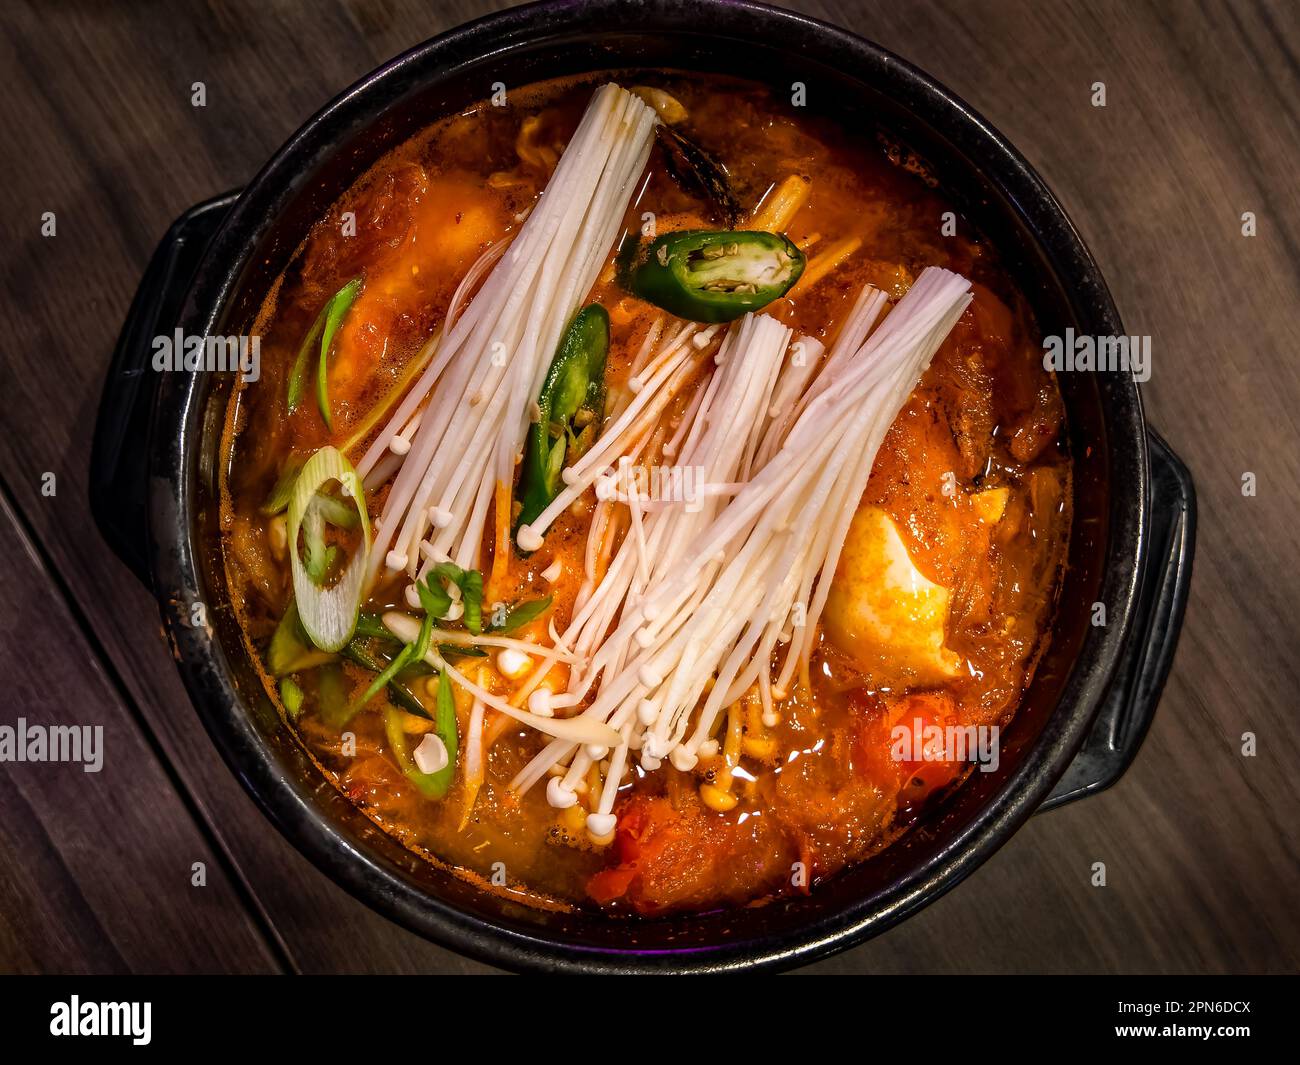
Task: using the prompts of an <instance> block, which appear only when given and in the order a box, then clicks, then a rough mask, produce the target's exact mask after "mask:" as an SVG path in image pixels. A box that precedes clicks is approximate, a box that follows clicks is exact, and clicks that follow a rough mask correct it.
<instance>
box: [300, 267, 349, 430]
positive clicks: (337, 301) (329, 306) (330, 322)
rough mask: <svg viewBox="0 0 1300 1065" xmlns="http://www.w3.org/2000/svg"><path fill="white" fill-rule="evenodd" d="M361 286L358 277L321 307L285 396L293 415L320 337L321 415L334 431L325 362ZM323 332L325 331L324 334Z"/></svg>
mask: <svg viewBox="0 0 1300 1065" xmlns="http://www.w3.org/2000/svg"><path fill="white" fill-rule="evenodd" d="M360 289H361V278H359V277H356V278H353V279H352V280H351V281H349V282H348V283H347V284H346V285H344V286H343V287H342V288H341V289H339V290H338V292H336V293H334V295H333V296H332V297H330V300H329V302H328V303H326V304H325V306H324V307H322V308H321V310H320V314H318V315H317V316H316V320H315V321H314V322H313V323H312V326H311V328H310V329H309V330H307V335H306V336H305V337H303V338H302V344H301V346H299V348H298V355H297V357H296V358H295V359H294V360H293V369H292V370H290V371H289V389H288V393H287V395H286V397H285V398H286V400H287V405H288V409H289V413H290V414H292V413H293V412H294V411H295V410H297V409H298V404H299V403H300V402H301V401H302V393H303V390H304V389H305V388H306V386H307V367H308V361H307V360H308V357H309V356H310V354H311V349H312V346H313V345H314V344H315V343H316V338H317V337H320V341H321V345H320V356H319V363H318V368H317V374H316V399H317V402H318V403H319V404H320V410H321V417H322V418H324V419H325V427H326V428H327V429H329V430H330V431H331V432H333V430H334V426H333V424H331V419H330V413H329V394H328V386H327V384H326V379H325V369H326V363H327V361H328V357H329V351H330V347H331V345H332V344H333V343H334V334H335V333H336V332H337V331H338V328H339V326H340V325H341V324H342V322H343V318H344V316H345V315H346V314H347V313H348V309H349V308H350V307H351V306H352V303H353V301H354V300H355V299H356V298H357V293H358V292H359V291H360ZM322 333H324V335H323V336H322V335H321V334H322Z"/></svg>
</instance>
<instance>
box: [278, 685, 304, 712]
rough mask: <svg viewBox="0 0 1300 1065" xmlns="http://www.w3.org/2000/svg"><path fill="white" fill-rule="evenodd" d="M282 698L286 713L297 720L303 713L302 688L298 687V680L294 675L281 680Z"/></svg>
mask: <svg viewBox="0 0 1300 1065" xmlns="http://www.w3.org/2000/svg"><path fill="white" fill-rule="evenodd" d="M280 699H281V701H282V702H283V703H284V710H285V713H287V714H288V715H289V717H290V718H291V719H293V720H297V717H298V715H299V714H301V713H302V700H303V693H302V689H301V688H300V687H298V682H297V681H296V680H294V679H293V678H292V677H285V678H284V679H283V680H282V681H280Z"/></svg>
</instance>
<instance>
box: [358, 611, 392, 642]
mask: <svg viewBox="0 0 1300 1065" xmlns="http://www.w3.org/2000/svg"><path fill="white" fill-rule="evenodd" d="M357 635H358V636H365V637H367V638H369V639H373V640H389V641H394V640H396V639H397V637H396V636H394V635H393V634H392V633H391V632H389V631H388V630H387V629H386V628H384V622H383V619H381V618H380V616H379V615H378V614H362V615H361V616H360V617H358V618H357Z"/></svg>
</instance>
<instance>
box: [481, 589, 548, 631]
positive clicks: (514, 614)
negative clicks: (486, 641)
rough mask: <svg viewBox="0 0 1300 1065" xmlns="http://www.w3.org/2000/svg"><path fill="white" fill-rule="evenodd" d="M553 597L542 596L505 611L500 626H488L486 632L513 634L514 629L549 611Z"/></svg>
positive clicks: (520, 627)
mask: <svg viewBox="0 0 1300 1065" xmlns="http://www.w3.org/2000/svg"><path fill="white" fill-rule="evenodd" d="M554 598H555V597H554V596H550V595H547V596H543V597H542V598H541V599H529V600H526V601H525V602H522V603H518V604H516V605H515V606H512V607H511V608H510V609H509V610H507V611H506V613H505V617H503V618H502V619H501V624H500V625H489V626H488V632H514V631H515V630H516V629H522V628H523V627H524V626H525V625H527V624H529V623H530V622H532V621H536V620H537V619H538V618H539V617H541V616H542V615H543V614H545V613H546V611H547V610H549V609H550V606H551V602H552V601H553V600H554Z"/></svg>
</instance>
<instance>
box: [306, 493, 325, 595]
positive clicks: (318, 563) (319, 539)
mask: <svg viewBox="0 0 1300 1065" xmlns="http://www.w3.org/2000/svg"><path fill="white" fill-rule="evenodd" d="M319 499H320V497H319V496H317V497H316V498H315V499H313V500H312V501H311V502H310V503H308V504H307V510H306V512H305V513H304V514H303V516H302V542H303V546H304V547H306V549H307V557H306V559H305V560H304V564H305V565H306V567H307V576H308V577H310V578H311V579H312V583H313V584H324V583H325V569H326V566H327V559H326V555H327V552H326V550H325V518H324V516H323V515H322V514H321V512H320V507H319V506H317V501H318V500H319Z"/></svg>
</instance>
